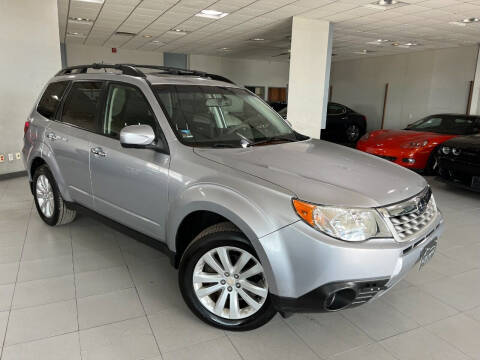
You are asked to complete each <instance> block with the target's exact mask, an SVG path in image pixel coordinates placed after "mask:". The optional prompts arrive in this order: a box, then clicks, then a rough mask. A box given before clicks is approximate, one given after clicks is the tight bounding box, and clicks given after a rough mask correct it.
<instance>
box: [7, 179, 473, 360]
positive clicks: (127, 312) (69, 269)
mask: <svg viewBox="0 0 480 360" xmlns="http://www.w3.org/2000/svg"><path fill="white" fill-rule="evenodd" d="M430 182H431V184H432V186H433V188H434V194H435V196H436V199H437V202H438V203H439V205H440V208H441V209H442V210H443V212H444V215H445V218H446V232H445V234H444V236H443V238H442V239H441V241H440V245H439V252H438V253H437V254H436V256H435V257H434V258H433V260H432V262H431V263H430V264H428V265H427V266H426V267H425V268H424V269H423V270H422V271H421V272H418V271H417V270H414V271H412V273H411V274H410V275H409V276H408V277H407V279H406V280H405V281H403V282H402V283H401V284H399V285H398V286H397V287H396V288H395V289H394V290H393V291H392V292H391V293H389V294H387V295H385V297H383V298H382V299H380V300H378V301H376V302H375V303H372V304H369V305H366V306H364V307H360V308H356V309H352V310H347V311H343V312H340V313H330V314H306V315H295V316H292V317H291V318H289V319H287V320H284V319H282V318H281V317H279V316H277V317H275V318H274V320H273V321H271V322H270V323H269V324H267V325H266V326H265V327H263V328H261V329H258V330H255V331H251V332H245V333H226V332H223V331H220V330H217V329H214V328H211V327H209V326H206V325H204V324H203V323H201V322H200V321H199V320H197V318H195V317H194V316H193V315H192V314H191V313H190V311H189V310H188V309H187V308H186V306H185V305H184V303H183V300H182V298H181V296H180V294H179V292H178V289H177V282H176V271H175V270H174V269H172V268H171V267H170V265H169V263H168V260H167V258H166V257H165V256H163V255H162V254H160V253H158V252H157V251H155V250H153V249H151V248H149V247H146V246H144V245H142V244H140V243H138V242H136V241H135V240H133V239H131V238H128V237H126V236H124V235H122V234H119V233H117V232H115V231H114V230H111V229H109V228H107V227H106V226H104V225H102V224H99V223H98V222H96V221H94V220H93V219H91V218H87V217H78V218H77V220H76V221H75V222H74V223H72V224H71V225H69V226H68V225H67V226H64V227H58V228H50V227H48V226H46V225H44V224H43V223H42V222H41V220H40V218H39V217H38V215H37V212H36V210H35V208H34V206H33V203H32V196H31V194H30V193H29V190H28V187H27V181H26V179H25V178H18V179H11V180H4V181H0V339H2V342H0V346H1V344H2V343H3V350H2V360H12V359H15V360H17V359H21V360H26V359H48V360H53V359H55V360H56V359H58V360H60V359H61V360H70V359H80V358H82V359H83V360H86V359H88V360H91V359H102V360H106V359H115V360H122V359H128V360H134V359H144V360H149V359H151V360H154V359H155V360H156V359H162V358H163V359H209V360H215V359H222V360H229V359H246V360H250V359H276V360H280V359H319V358H320V359H329V358H334V359H356V360H358V359H471V358H475V359H479V358H480V341H479V334H480V231H479V230H480V224H479V222H480V221H479V220H480V194H476V193H471V192H467V191H464V190H459V189H454V188H451V187H447V186H445V185H443V184H441V183H438V182H437V181H435V180H432V179H430Z"/></svg>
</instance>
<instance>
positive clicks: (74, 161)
mask: <svg viewBox="0 0 480 360" xmlns="http://www.w3.org/2000/svg"><path fill="white" fill-rule="evenodd" d="M103 93H104V82H101V81H79V82H74V83H73V84H72V86H71V88H70V91H69V92H68V95H67V97H66V99H65V102H64V104H63V107H62V111H61V114H60V115H59V116H58V118H57V121H52V122H51V123H50V125H49V126H48V128H47V131H46V133H45V137H46V142H47V143H48V144H49V145H50V147H51V148H52V151H53V154H54V157H55V162H56V163H57V164H58V166H59V168H60V171H61V174H62V175H63V178H64V180H65V185H66V187H67V188H68V191H69V193H70V195H71V196H72V199H73V201H75V202H77V203H79V204H82V205H84V206H87V207H89V208H92V207H93V198H92V189H91V183H90V169H89V156H90V155H89V154H90V135H91V134H92V132H93V131H96V130H97V119H98V116H99V112H100V111H101V103H102V98H103Z"/></svg>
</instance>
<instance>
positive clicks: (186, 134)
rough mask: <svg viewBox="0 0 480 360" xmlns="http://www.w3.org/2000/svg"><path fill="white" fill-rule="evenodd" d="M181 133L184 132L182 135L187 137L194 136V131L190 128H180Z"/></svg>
mask: <svg viewBox="0 0 480 360" xmlns="http://www.w3.org/2000/svg"><path fill="white" fill-rule="evenodd" d="M180 133H181V134H182V137H183V138H184V139H185V138H193V135H192V133H191V132H190V130H189V129H185V130H180Z"/></svg>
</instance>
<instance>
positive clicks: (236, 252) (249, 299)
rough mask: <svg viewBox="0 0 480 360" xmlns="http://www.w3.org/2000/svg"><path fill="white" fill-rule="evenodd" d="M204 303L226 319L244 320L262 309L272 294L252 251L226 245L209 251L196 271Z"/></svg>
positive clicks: (198, 292) (196, 288) (196, 285)
mask: <svg viewBox="0 0 480 360" xmlns="http://www.w3.org/2000/svg"><path fill="white" fill-rule="evenodd" d="M192 281H193V289H194V291H195V295H196V296H197V298H198V299H199V300H200V303H201V304H202V305H203V306H204V307H205V308H206V309H207V310H208V311H210V312H212V313H214V314H216V315H217V316H220V317H222V318H224V319H244V318H246V317H249V316H252V315H253V314H255V313H256V312H257V311H259V310H260V309H261V307H262V306H263V304H264V303H265V300H266V299H267V295H268V285H267V282H266V280H265V276H264V271H263V267H262V265H261V264H260V262H259V261H258V260H257V259H256V258H255V257H254V256H253V255H252V254H251V253H249V252H248V251H246V250H244V249H240V248H237V247H233V246H222V247H217V248H215V249H212V250H210V251H208V252H207V253H205V254H204V255H203V256H202V257H201V258H200V259H199V260H198V262H197V264H196V265H195V268H194V271H193V278H192Z"/></svg>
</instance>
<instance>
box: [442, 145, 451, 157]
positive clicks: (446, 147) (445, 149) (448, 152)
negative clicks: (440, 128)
mask: <svg viewBox="0 0 480 360" xmlns="http://www.w3.org/2000/svg"><path fill="white" fill-rule="evenodd" d="M442 153H444V154H445V155H448V154H450V148H449V147H448V146H443V147H442Z"/></svg>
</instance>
